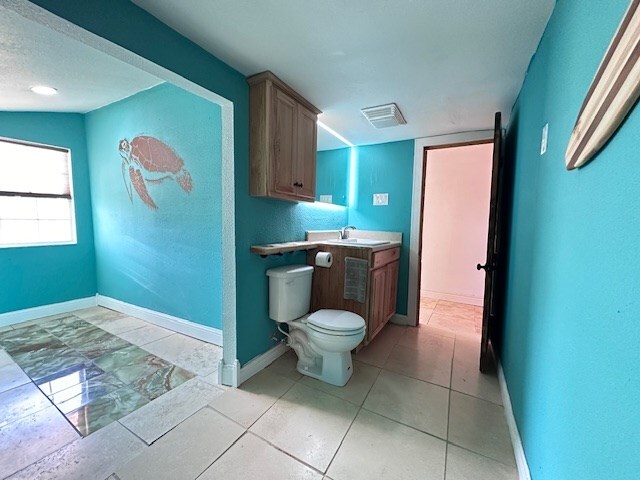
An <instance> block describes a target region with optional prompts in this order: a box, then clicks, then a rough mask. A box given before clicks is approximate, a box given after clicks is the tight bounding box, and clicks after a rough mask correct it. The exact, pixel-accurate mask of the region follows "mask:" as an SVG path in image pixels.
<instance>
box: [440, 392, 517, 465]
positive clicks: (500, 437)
mask: <svg viewBox="0 0 640 480" xmlns="http://www.w3.org/2000/svg"><path fill="white" fill-rule="evenodd" d="M449 442H451V443H453V444H455V445H458V446H460V447H463V448H466V449H467V450H471V451H473V452H476V453H479V454H480V455H484V456H485V457H489V458H492V459H494V460H497V461H498V462H500V463H504V464H505V465H511V466H515V458H514V454H513V446H512V445H511V437H510V435H509V427H508V426H507V420H506V418H505V415H504V409H503V408H502V407H501V406H500V405H496V404H494V403H491V402H488V401H486V400H481V399H479V398H475V397H471V396H469V395H465V394H462V393H458V392H454V391H452V392H451V409H450V413H449Z"/></svg>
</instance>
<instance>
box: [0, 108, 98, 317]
mask: <svg viewBox="0 0 640 480" xmlns="http://www.w3.org/2000/svg"><path fill="white" fill-rule="evenodd" d="M0 136H2V137H8V138H15V139H19V140H26V141H31V142H38V143H44V144H48V145H56V146H60V147H66V148H69V149H71V166H72V173H73V192H74V197H75V198H74V203H75V210H76V226H77V234H78V237H77V239H78V243H77V244H76V245H55V246H49V247H47V246H42V247H19V248H0V265H2V268H0V313H4V312H10V311H13V310H20V309H23V308H31V307H37V306H40V305H48V304H51V303H58V302H64V301H67V300H75V299H77V298H85V297H90V296H93V295H95V294H96V280H95V272H96V266H95V256H94V246H93V227H92V221H91V193H90V190H89V167H88V164H87V147H86V142H85V136H84V119H83V116H82V115H79V114H71V113H15V112H0Z"/></svg>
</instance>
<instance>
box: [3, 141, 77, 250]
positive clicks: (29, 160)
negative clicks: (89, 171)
mask: <svg viewBox="0 0 640 480" xmlns="http://www.w3.org/2000/svg"><path fill="white" fill-rule="evenodd" d="M75 242H76V226H75V217H74V207H73V195H72V181H71V152H70V151H69V150H68V149H66V148H59V147H50V146H47V145H37V144H32V143H25V142H20V141H17V140H10V139H0V247H16V246H27V245H52V244H65V243H75Z"/></svg>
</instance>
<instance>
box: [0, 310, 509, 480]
mask: <svg viewBox="0 0 640 480" xmlns="http://www.w3.org/2000/svg"><path fill="white" fill-rule="evenodd" d="M435 309H437V305H436V306H435ZM445 310H447V313H441V314H440V315H448V316H450V317H455V319H454V320H455V321H457V322H458V323H459V324H461V325H463V328H465V329H466V330H465V331H464V332H462V333H460V334H457V333H456V332H455V331H451V330H450V329H448V327H447V325H446V323H441V324H439V326H438V327H437V328H428V327H429V324H428V323H427V325H423V326H421V327H419V328H404V327H398V326H395V325H389V326H387V327H385V329H384V330H383V331H382V332H381V333H380V335H379V336H378V337H377V338H376V339H375V340H374V342H372V344H371V345H370V346H368V347H367V348H365V349H363V350H362V351H360V352H359V353H358V354H357V355H356V356H355V360H354V367H355V368H354V375H353V377H352V379H351V380H350V381H349V383H348V384H347V385H346V386H345V387H343V388H337V387H333V386H331V385H327V384H324V383H321V382H318V381H316V380H313V379H311V378H308V377H303V376H302V375H300V374H299V373H298V372H297V371H296V370H295V362H296V358H295V355H294V354H293V352H288V353H287V354H285V355H283V356H282V357H281V358H280V359H278V360H277V361H276V362H274V363H273V364H272V365H270V366H269V367H267V368H266V369H265V370H263V371H262V372H260V373H259V374H258V375H256V376H254V377H253V378H252V379H250V380H249V381H248V382H246V383H245V384H244V385H242V387H241V388H239V389H228V388H224V387H220V386H216V385H212V383H213V382H212V378H214V376H213V375H212V373H214V372H212V371H211V366H210V364H209V362H208V360H209V359H210V358H211V356H212V355H213V356H214V357H215V363H216V364H217V355H219V352H214V351H213V349H212V346H210V345H208V344H201V342H200V343H195V344H194V343H193V342H192V340H193V339H189V338H188V337H184V336H182V335H179V334H175V333H172V332H168V331H166V330H165V331H162V330H163V329H161V330H156V328H152V327H150V326H149V325H146V324H136V325H138V326H137V328H136V329H132V330H129V329H127V330H126V331H121V332H120V333H117V334H118V335H121V336H122V337H123V338H127V339H129V341H133V340H134V339H135V341H136V342H144V341H146V339H148V338H151V339H152V340H151V341H149V342H148V343H146V344H145V349H148V350H150V351H153V352H154V353H156V354H157V355H158V356H167V357H166V358H167V360H169V361H172V362H175V363H176V364H178V365H180V362H183V363H182V364H183V365H184V368H189V367H191V368H194V367H196V368H197V369H199V373H200V376H197V377H196V378H193V379H192V380H189V381H187V382H185V383H184V384H182V385H180V386H178V387H177V388H175V389H174V390H172V391H170V392H168V393H166V394H165V395H162V396H161V397H159V398H157V399H156V400H154V401H152V402H150V403H149V404H147V405H145V406H143V407H142V408H140V409H138V410H136V411H135V412H133V413H132V414H130V415H128V416H126V417H123V418H122V419H120V420H119V421H117V422H114V423H112V424H110V425H108V426H107V427H105V428H103V429H101V430H98V431H97V432H95V433H94V434H91V435H89V436H87V437H85V438H78V436H77V434H76V433H75V431H74V430H73V429H72V428H71V427H70V426H69V425H68V424H66V422H65V420H64V417H62V416H61V415H60V414H59V413H58V412H57V411H56V409H55V407H48V408H46V409H44V410H40V411H39V412H36V413H32V414H30V415H28V418H30V419H31V420H30V421H29V422H28V423H29V424H30V425H31V427H29V428H27V427H24V426H22V427H20V428H23V432H25V435H26V436H24V437H23V438H19V437H18V436H16V433H17V432H16V431H15V430H16V427H15V425H18V424H21V422H20V421H11V420H8V422H9V423H7V424H6V425H5V426H3V427H2V426H0V444H1V445H3V448H2V449H0V465H2V471H4V472H8V471H9V472H11V471H14V472H15V471H16V470H18V469H20V468H22V469H21V470H19V471H17V473H15V474H14V475H12V476H10V477H9V478H12V479H18V478H20V479H30V480H32V479H65V480H66V479H96V480H105V479H106V478H109V479H111V480H117V479H120V480H127V479H153V480H156V479H172V480H173V479H181V480H182V479H185V480H188V479H195V478H198V479H203V480H208V479H225V480H233V479H254V478H255V479H265V480H269V479H278V480H280V479H318V480H321V479H323V478H324V479H331V480H359V479H363V480H364V479H371V478H375V479H380V480H384V479H394V480H395V479H421V480H424V479H440V480H443V479H446V480H463V479H474V480H483V479H492V480H511V479H516V478H517V472H516V469H515V462H514V458H513V451H512V448H511V443H510V440H509V433H508V429H507V426H506V421H505V418H504V413H503V407H502V406H501V404H500V394H499V387H498V383H497V381H496V379H495V377H485V376H482V375H480V374H479V373H478V371H477V361H478V349H479V342H478V341H477V338H474V335H471V332H470V331H469V326H470V323H469V321H471V322H473V321H474V317H473V315H472V313H470V312H464V311H462V310H464V308H462V309H460V308H459V307H458V308H457V310H456V309H455V308H453V307H451V306H445ZM94 313H95V312H94ZM84 318H87V319H90V318H91V312H87V313H86V316H85V317H84ZM101 318H104V317H101ZM120 323H125V322H120ZM113 327H114V329H115V330H120V327H121V325H114V326H113ZM142 329H146V330H147V331H148V332H149V336H148V337H146V336H145V334H144V331H143V330H142ZM136 330H139V331H138V333H137V334H134V333H133V332H135V331H136ZM167 332H168V333H167ZM434 332H440V335H435V334H434ZM476 337H477V336H476ZM153 344H155V345H154V346H152V347H150V348H147V347H149V346H150V345H153ZM1 355H2V351H0V372H2V368H3V361H2V360H3V357H2V356H1ZM169 357H170V358H169ZM12 375H13V377H19V376H18V375H17V374H16V373H15V372H13V373H12ZM18 393H19V392H18ZM15 395H18V394H17V393H16V394H15ZM2 401H3V400H2V397H0V403H1V402H2ZM2 422H3V420H2V419H1V418H0V425H2ZM12 426H14V427H12ZM65 427H68V428H65ZM12 429H13V432H12ZM5 445H7V446H8V448H5ZM7 465H10V467H9V468H7ZM11 468H13V470H11ZM0 477H2V475H0Z"/></svg>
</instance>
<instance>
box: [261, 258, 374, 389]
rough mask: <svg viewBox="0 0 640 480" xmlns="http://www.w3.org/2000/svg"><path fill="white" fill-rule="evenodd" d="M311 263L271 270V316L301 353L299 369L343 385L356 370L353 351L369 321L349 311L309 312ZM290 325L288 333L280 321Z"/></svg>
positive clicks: (297, 351)
mask: <svg viewBox="0 0 640 480" xmlns="http://www.w3.org/2000/svg"><path fill="white" fill-rule="evenodd" d="M312 274H313V267H312V266H310V265H288V266H285V267H278V268H273V269H270V270H268V271H267V276H268V277H269V316H270V317H271V319H272V320H275V321H276V322H277V323H278V324H279V327H278V328H279V330H280V331H281V332H282V333H284V334H285V335H286V338H287V344H288V345H289V346H290V347H291V348H292V349H293V350H294V351H295V352H296V355H297V356H298V363H297V366H296V368H297V370H298V371H299V372H300V373H302V374H303V375H307V376H309V377H313V378H316V379H318V380H321V381H323V382H326V383H330V384H332V385H337V386H339V387H342V386H344V385H345V384H346V383H347V382H348V381H349V378H351V375H352V373H353V362H352V359H351V350H353V349H354V348H355V347H357V346H358V345H359V344H360V342H362V340H363V339H364V335H365V330H366V327H365V321H364V319H363V318H362V317H361V316H359V315H356V314H355V313H352V312H347V311H345V310H329V309H325V310H318V311H317V312H314V313H311V314H308V313H307V312H308V311H309V305H310V301H311V276H312ZM285 323H286V324H287V325H288V327H289V331H288V332H285V331H284V330H282V328H280V324H285Z"/></svg>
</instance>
